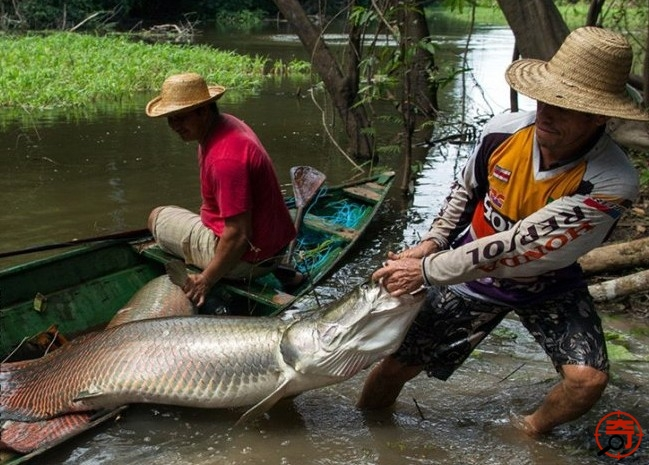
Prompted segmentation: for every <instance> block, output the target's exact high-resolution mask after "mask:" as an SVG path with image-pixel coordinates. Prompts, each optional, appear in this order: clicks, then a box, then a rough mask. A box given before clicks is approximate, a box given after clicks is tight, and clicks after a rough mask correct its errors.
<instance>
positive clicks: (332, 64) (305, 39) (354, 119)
mask: <svg viewBox="0 0 649 465" xmlns="http://www.w3.org/2000/svg"><path fill="white" fill-rule="evenodd" d="M274 2H275V5H277V8H278V9H279V11H280V12H281V13H282V15H284V17H285V18H286V19H287V20H288V22H289V23H290V24H291V25H292V26H293V27H294V28H295V31H296V33H297V35H298V37H299V38H300V41H301V42H302V44H303V45H304V47H305V48H306V50H307V51H308V52H309V55H310V56H311V57H312V65H313V67H314V69H315V70H316V71H317V73H318V74H319V75H320V77H321V78H322V82H323V83H324V86H325V89H326V90H327V93H328V94H329V96H330V97H331V99H332V101H333V104H334V106H335V108H336V110H337V111H338V114H339V115H340V117H341V119H342V121H343V123H344V125H345V133H346V134H347V136H348V138H349V145H350V147H349V150H350V154H351V155H352V156H353V157H354V158H358V159H362V160H368V159H371V158H372V157H373V156H374V141H373V137H372V136H371V135H370V132H371V131H364V129H367V128H369V127H370V121H369V118H368V116H367V112H366V110H365V107H363V106H362V105H358V106H354V103H356V102H355V101H356V97H357V90H358V82H357V81H356V82H353V79H354V76H357V73H356V74H353V75H351V76H350V75H347V76H345V75H344V74H343V72H342V70H341V68H340V65H339V64H338V61H337V60H336V57H335V56H334V55H333V53H332V52H331V50H330V49H329V47H328V46H327V44H326V43H325V41H324V38H323V37H322V34H321V31H320V30H319V29H318V28H316V27H315V26H314V25H313V23H311V21H310V20H309V18H308V17H307V15H306V13H305V11H304V9H303V8H302V6H301V5H300V3H299V2H298V1H297V0H274ZM356 79H357V78H356Z"/></svg>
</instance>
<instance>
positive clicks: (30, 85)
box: [0, 32, 266, 108]
mask: <svg viewBox="0 0 649 465" xmlns="http://www.w3.org/2000/svg"><path fill="white" fill-rule="evenodd" d="M0 48H1V49H2V55H3V56H2V67H0V89H2V92H0V106H3V107H24V108H48V107H68V106H81V105H86V104H89V103H92V102H94V101H97V100H99V99H119V98H122V97H124V96H128V95H132V94H134V93H136V92H143V91H152V90H158V89H159V88H160V85H161V84H162V82H163V81H164V79H165V78H166V77H167V76H169V75H170V74H174V73H181V72H187V71H194V72H197V73H199V74H201V75H203V76H204V77H205V78H206V80H207V81H208V82H218V83H219V84H221V85H224V86H226V87H228V88H231V89H241V90H255V89H256V88H258V87H259V86H260V85H261V83H262V81H263V78H264V67H265V66H266V59H265V58H262V57H250V56H244V55H238V54H236V53H233V52H229V51H221V50H216V49H214V48H211V47H207V46H200V45H192V46H187V45H175V44H148V43H144V42H136V41H133V40H131V39H129V38H128V37H123V36H111V37H98V36H92V35H84V34H77V33H65V32H61V33H54V34H50V35H26V36H19V37H18V36H0Z"/></svg>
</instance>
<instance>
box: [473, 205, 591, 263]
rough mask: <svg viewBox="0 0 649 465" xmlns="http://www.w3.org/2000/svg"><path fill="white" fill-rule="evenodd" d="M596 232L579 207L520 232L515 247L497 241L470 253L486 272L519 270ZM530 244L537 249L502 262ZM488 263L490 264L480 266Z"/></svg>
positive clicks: (530, 249)
mask: <svg viewBox="0 0 649 465" xmlns="http://www.w3.org/2000/svg"><path fill="white" fill-rule="evenodd" d="M592 229H594V226H593V224H592V223H591V221H590V220H586V215H584V212H583V210H582V209H581V208H579V207H578V206H575V207H573V208H572V211H571V212H561V213H559V214H558V215H555V216H551V217H550V218H547V219H545V220H543V221H540V222H539V223H536V224H532V225H531V226H529V227H528V228H527V229H526V230H521V231H519V233H518V234H516V235H515V236H514V237H513V240H512V241H511V243H506V242H505V241H503V240H500V239H495V240H493V241H491V242H488V243H486V244H484V245H482V246H481V247H475V248H473V249H470V250H468V251H467V254H469V255H470V256H471V260H472V262H473V264H474V265H476V266H477V267H478V268H479V269H481V270H483V271H486V272H489V271H493V270H494V269H496V268H497V267H498V266H508V267H516V266H520V265H523V264H525V263H529V262H531V261H534V260H539V259H541V258H543V257H545V256H546V255H548V254H549V253H550V252H554V251H556V250H558V249H560V248H562V247H563V246H565V245H566V244H568V243H569V242H571V241H573V240H575V239H577V238H578V237H579V236H581V235H583V234H585V233H586V232H588V231H590V230H592ZM529 244H536V245H535V246H534V247H532V248H529V249H526V250H524V251H522V253H519V254H517V255H511V256H508V257H503V258H500V259H498V257H501V256H502V255H505V254H510V253H512V252H515V251H516V248H517V247H518V246H523V247H524V246H527V245H529ZM485 261H488V262H489V263H488V264H485V265H479V264H480V263H484V262H485ZM478 265H479V266H478Z"/></svg>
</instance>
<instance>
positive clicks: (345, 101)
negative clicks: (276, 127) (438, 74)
mask: <svg viewBox="0 0 649 465" xmlns="http://www.w3.org/2000/svg"><path fill="white" fill-rule="evenodd" d="M274 2H275V4H276V5H277V8H278V9H279V10H280V12H281V13H282V15H284V17H285V18H286V19H287V20H288V22H289V23H290V24H291V25H292V26H293V28H294V29H295V31H296V33H297V35H298V36H299V38H300V40H301V41H302V44H303V45H304V47H305V48H306V49H307V51H308V52H309V55H310V56H311V61H312V65H313V68H314V70H315V71H316V72H317V73H318V74H319V76H320V78H321V79H322V82H323V85H324V87H325V90H326V91H327V93H328V95H329V97H330V98H331V101H332V103H333V105H334V107H335V109H336V111H337V113H338V115H339V116H340V118H341V120H342V121H343V124H344V128H345V134H346V135H347V138H348V144H349V148H348V151H349V153H350V155H351V156H352V157H353V158H355V159H359V160H375V157H376V143H375V133H374V129H373V121H372V118H371V116H370V115H371V105H372V103H373V102H376V101H377V100H387V101H390V102H393V104H394V108H395V109H397V111H398V113H399V115H400V118H401V121H402V123H403V128H404V136H405V137H404V139H403V143H402V147H403V148H404V154H405V155H406V157H405V162H404V165H405V166H406V170H405V171H406V176H405V177H409V165H410V159H409V156H410V147H411V146H412V137H413V133H414V132H415V130H416V127H417V121H420V120H421V118H422V117H423V118H432V117H434V115H435V111H436V106H437V102H436V87H435V84H434V79H433V78H432V71H433V70H434V55H433V53H432V48H431V47H429V46H427V40H428V36H429V33H428V26H427V23H426V19H425V16H424V12H423V9H422V7H421V5H419V4H418V3H417V2H416V1H415V0H408V1H406V2H397V1H396V0H385V1H384V2H382V3H379V2H377V1H373V2H372V4H371V6H369V7H362V6H358V5H356V4H355V2H354V0H349V2H348V3H347V8H346V10H345V11H346V16H347V31H346V32H347V35H348V40H347V46H346V48H345V52H344V53H343V54H341V55H336V54H335V53H333V52H332V51H331V49H330V48H329V46H328V44H327V42H326V40H325V38H324V29H323V28H322V27H321V26H318V25H316V24H314V23H313V22H312V21H311V20H310V19H309V17H308V16H307V14H306V12H305V11H304V9H303V8H302V6H301V4H300V3H299V2H298V1H297V0H274ZM372 29H373V34H375V37H376V35H378V34H380V33H381V34H386V35H388V36H389V37H391V40H392V41H394V42H395V43H396V46H395V47H391V48H389V52H388V53H382V52H381V51H379V46H378V45H377V42H376V41H372V40H370V41H369V45H366V44H365V41H364V38H365V37H368V36H369V37H370V38H371V37H372ZM382 50H383V51H385V50H386V49H385V48H384V49H382ZM406 185H407V182H406V181H404V183H403V184H402V188H404V189H405V188H406Z"/></svg>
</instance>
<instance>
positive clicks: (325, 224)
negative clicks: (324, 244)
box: [304, 214, 360, 242]
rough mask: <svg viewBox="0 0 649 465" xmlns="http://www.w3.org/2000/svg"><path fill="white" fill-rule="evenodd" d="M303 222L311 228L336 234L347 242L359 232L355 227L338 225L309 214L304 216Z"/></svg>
mask: <svg viewBox="0 0 649 465" xmlns="http://www.w3.org/2000/svg"><path fill="white" fill-rule="evenodd" d="M304 224H305V226H307V227H309V228H311V229H314V230H316V231H322V232H324V233H327V234H332V235H334V236H338V237H340V238H342V239H344V240H345V241H348V242H351V241H353V240H354V239H356V238H357V237H358V236H359V234H360V231H358V230H356V229H353V228H347V227H345V226H340V225H339V224H335V223H332V222H330V221H327V220H325V219H324V218H320V217H317V216H313V215H309V214H307V215H306V216H305V218H304Z"/></svg>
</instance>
